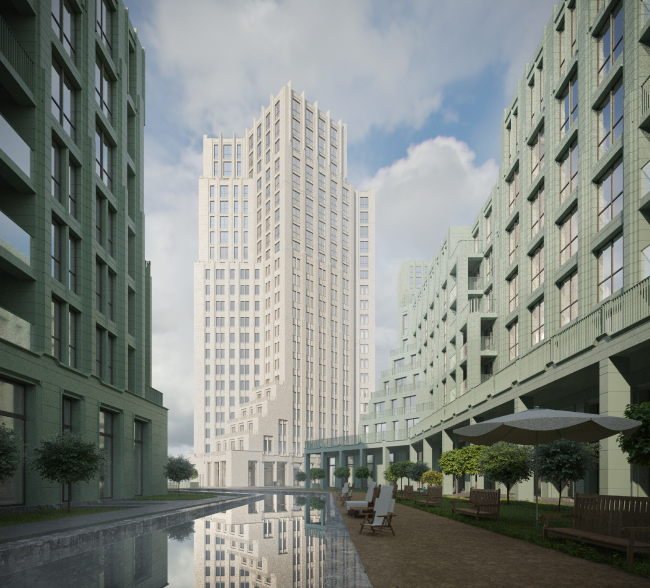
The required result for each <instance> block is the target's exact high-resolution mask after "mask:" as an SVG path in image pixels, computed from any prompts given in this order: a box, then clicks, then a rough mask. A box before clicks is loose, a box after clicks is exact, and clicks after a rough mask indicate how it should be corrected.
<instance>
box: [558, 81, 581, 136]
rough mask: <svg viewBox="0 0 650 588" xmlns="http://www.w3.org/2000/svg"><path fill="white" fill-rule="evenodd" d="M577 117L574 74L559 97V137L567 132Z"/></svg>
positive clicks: (576, 83)
mask: <svg viewBox="0 0 650 588" xmlns="http://www.w3.org/2000/svg"><path fill="white" fill-rule="evenodd" d="M577 118H578V76H577V75H575V76H573V78H572V79H571V81H570V82H569V86H568V87H567V89H566V92H565V94H564V96H563V97H562V98H560V137H564V135H565V134H566V133H568V132H569V128H570V127H571V125H572V124H573V123H574V122H575V121H576V119H577Z"/></svg>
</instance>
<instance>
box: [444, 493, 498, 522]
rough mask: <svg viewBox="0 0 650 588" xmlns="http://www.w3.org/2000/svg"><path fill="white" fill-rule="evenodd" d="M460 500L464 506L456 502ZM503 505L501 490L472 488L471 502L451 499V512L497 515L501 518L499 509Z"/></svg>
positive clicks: (486, 515) (483, 515) (475, 515)
mask: <svg viewBox="0 0 650 588" xmlns="http://www.w3.org/2000/svg"><path fill="white" fill-rule="evenodd" d="M458 502H460V503H461V504H462V505H463V507H462V508H457V507H456V506H455V504H456V503H458ZM500 507H501V491H500V490H478V489H476V488H470V490H469V502H466V501H465V500H452V501H451V514H455V513H458V514H463V515H469V516H472V517H475V518H476V520H477V521H478V520H479V517H496V518H497V520H499V509H500Z"/></svg>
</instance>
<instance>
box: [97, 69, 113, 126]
mask: <svg viewBox="0 0 650 588" xmlns="http://www.w3.org/2000/svg"><path fill="white" fill-rule="evenodd" d="M107 69H108V68H107V67H106V65H104V63H103V62H102V61H100V60H99V59H97V61H95V100H96V101H97V104H99V108H100V110H101V111H102V112H103V113H104V114H105V115H106V118H107V119H108V120H112V113H113V86H112V82H111V80H110V78H109V77H108V71H107Z"/></svg>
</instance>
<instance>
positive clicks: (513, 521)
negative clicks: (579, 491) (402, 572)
mask: <svg viewBox="0 0 650 588" xmlns="http://www.w3.org/2000/svg"><path fill="white" fill-rule="evenodd" d="M451 500H452V498H451V497H446V496H443V498H442V507H433V506H432V507H428V508H425V507H423V506H420V505H418V506H416V507H413V501H411V500H401V499H398V502H399V503H400V504H404V505H405V506H410V507H411V508H417V509H419V510H425V511H427V512H430V513H433V514H436V515H439V516H442V517H447V518H449V519H454V520H456V521H460V522H463V523H466V524H468V525H474V526H475V527H482V528H483V529H488V530H489V531H494V532H495V533H501V534H502V535H508V536H509V537H515V538H516V539H523V540H524V541H530V542H531V543H534V544H535V545H541V546H542V547H549V548H551V549H557V550H558V551H561V552H563V553H566V554H568V555H573V556H575V557H581V558H583V559H586V560H589V561H594V562H598V563H604V564H608V565H611V566H613V567H615V568H618V569H622V570H625V571H627V572H631V573H633V574H636V575H639V576H644V577H646V578H650V555H647V554H639V553H637V554H635V555H634V563H633V564H632V565H628V564H627V563H626V561H625V552H624V551H615V550H613V549H607V548H605V547H598V546H595V545H589V544H588V543H581V542H579V541H571V540H569V539H560V538H557V537H556V538H553V537H550V536H549V538H548V539H547V540H546V541H543V540H542V526H543V522H542V521H541V520H540V525H539V531H537V532H536V531H535V503H534V502H523V501H517V500H511V501H510V506H507V504H506V501H505V500H502V501H501V509H500V512H499V520H498V521H497V520H494V519H484V520H480V521H476V520H475V519H473V518H471V517H468V516H463V515H458V514H455V515H452V514H451ZM539 514H573V506H562V507H561V508H560V509H558V507H557V504H542V503H540V504H539ZM571 525H572V521H571V519H555V520H552V521H551V526H554V527H555V526H557V527H571Z"/></svg>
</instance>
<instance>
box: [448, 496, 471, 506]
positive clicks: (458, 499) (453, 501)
mask: <svg viewBox="0 0 650 588" xmlns="http://www.w3.org/2000/svg"><path fill="white" fill-rule="evenodd" d="M449 502H451V506H452V508H454V504H455V503H456V502H462V503H463V504H466V505H467V506H472V503H471V502H469V501H468V500H461V499H460V498H454V499H453V500H450V501H449Z"/></svg>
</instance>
